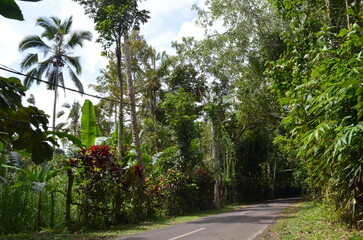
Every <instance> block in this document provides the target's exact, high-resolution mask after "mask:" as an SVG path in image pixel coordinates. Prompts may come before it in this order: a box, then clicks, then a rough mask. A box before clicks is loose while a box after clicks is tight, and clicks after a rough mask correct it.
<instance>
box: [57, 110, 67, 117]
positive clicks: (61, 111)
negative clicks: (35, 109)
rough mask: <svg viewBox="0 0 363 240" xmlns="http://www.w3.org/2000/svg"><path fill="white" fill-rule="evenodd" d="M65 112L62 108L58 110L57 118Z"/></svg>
mask: <svg viewBox="0 0 363 240" xmlns="http://www.w3.org/2000/svg"><path fill="white" fill-rule="evenodd" d="M65 113H66V112H65V111H64V110H60V111H59V112H57V118H60V117H62V116H63V115H64V114H65Z"/></svg>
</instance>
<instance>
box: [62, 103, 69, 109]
mask: <svg viewBox="0 0 363 240" xmlns="http://www.w3.org/2000/svg"><path fill="white" fill-rule="evenodd" d="M62 107H63V108H68V109H69V108H71V105H70V104H69V103H67V102H65V103H63V105H62Z"/></svg>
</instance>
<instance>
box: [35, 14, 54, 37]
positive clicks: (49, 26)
mask: <svg viewBox="0 0 363 240" xmlns="http://www.w3.org/2000/svg"><path fill="white" fill-rule="evenodd" d="M36 25H38V26H41V27H43V28H44V30H45V31H44V32H43V33H42V35H41V36H42V37H46V38H47V39H49V40H51V39H54V37H55V35H56V33H57V26H55V25H54V23H53V22H51V21H50V19H49V18H41V17H40V18H38V19H37V22H36Z"/></svg>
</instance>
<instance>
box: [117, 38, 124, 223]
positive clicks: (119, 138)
mask: <svg viewBox="0 0 363 240" xmlns="http://www.w3.org/2000/svg"><path fill="white" fill-rule="evenodd" d="M121 54H122V52H121V38H119V39H118V41H117V42H116V58H117V63H116V64H117V78H118V81H119V85H120V89H119V91H120V99H119V101H120V103H119V110H118V132H117V149H118V161H119V163H121V162H122V160H123V159H122V157H123V156H124V146H123V128H124V123H123V122H124V120H123V108H124V104H123V95H124V90H123V78H122V70H121ZM119 179H121V178H119ZM121 205H122V199H121V188H120V187H117V188H116V193H115V219H116V221H118V222H120V221H121V218H122V216H121Z"/></svg>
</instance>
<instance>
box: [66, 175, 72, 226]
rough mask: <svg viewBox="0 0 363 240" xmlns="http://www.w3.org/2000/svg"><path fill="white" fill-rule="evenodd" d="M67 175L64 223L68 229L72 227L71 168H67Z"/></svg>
mask: <svg viewBox="0 0 363 240" xmlns="http://www.w3.org/2000/svg"><path fill="white" fill-rule="evenodd" d="M67 176H68V185H67V193H66V216H65V219H66V224H67V227H68V230H70V229H71V227H72V222H71V204H72V187H73V173H72V169H67Z"/></svg>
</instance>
